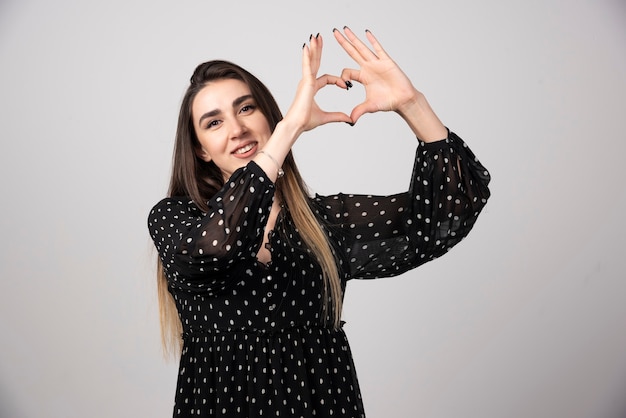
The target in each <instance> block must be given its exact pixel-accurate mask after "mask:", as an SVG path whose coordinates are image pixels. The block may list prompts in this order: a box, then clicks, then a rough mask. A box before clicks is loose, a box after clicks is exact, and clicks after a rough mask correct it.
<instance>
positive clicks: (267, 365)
mask: <svg viewBox="0 0 626 418" xmlns="http://www.w3.org/2000/svg"><path fill="white" fill-rule="evenodd" d="M489 180H490V177H489V174H488V172H487V171H486V170H485V168H484V167H483V166H482V165H481V164H480V163H479V162H478V160H477V159H476V158H475V157H474V155H473V153H472V152H471V151H470V149H469V148H467V146H466V145H465V144H464V143H463V141H462V140H461V139H460V138H459V137H457V136H456V135H454V134H453V133H450V134H449V136H448V138H447V139H445V140H441V141H437V142H434V143H429V144H425V143H420V144H419V146H418V149H417V153H416V160H415V166H414V170H413V176H412V179H411V186H410V190H409V192H407V193H402V194H397V195H393V196H367V195H345V194H338V195H333V196H319V195H316V196H315V197H313V198H311V204H312V207H313V209H314V212H315V213H316V215H317V216H318V218H319V219H320V220H321V223H322V224H323V228H324V230H325V231H326V233H327V234H328V235H329V237H330V240H331V242H332V243H333V246H334V249H335V251H336V256H337V258H338V265H339V271H340V276H341V279H342V285H343V288H344V289H345V284H346V282H347V281H348V280H350V279H354V278H361V279H365V278H377V277H386V276H393V275H398V274H401V273H403V272H405V271H407V270H409V269H412V268H415V267H417V266H419V265H420V264H423V263H425V262H427V261H429V260H432V259H434V258H436V257H438V256H440V255H442V254H444V253H445V252H446V251H448V250H449V249H450V248H451V247H452V246H454V245H455V244H457V243H458V242H459V241H461V239H463V238H464V237H465V236H466V235H467V234H468V232H469V231H470V229H471V228H472V226H473V225H474V222H475V221H476V218H477V216H478V214H479V213H480V211H481V210H482V208H483V206H484V205H485V203H486V201H487V198H488V197H489V189H488V188H487V185H488V183H489ZM273 196H274V184H273V183H272V182H271V181H270V180H269V179H268V178H267V177H266V175H265V173H264V172H263V170H261V168H260V167H259V166H258V165H256V164H255V163H254V162H250V163H248V165H247V166H246V167H243V168H241V169H239V170H237V171H236V172H235V173H233V175H232V176H231V178H230V179H229V181H228V182H227V184H226V185H225V186H224V187H223V188H222V190H220V191H219V192H218V193H217V194H216V195H215V196H214V197H213V198H212V199H211V200H210V201H209V207H210V210H209V212H208V213H204V212H202V211H200V210H199V209H198V208H197V207H196V206H195V205H194V203H193V202H192V201H190V199H188V198H185V197H180V198H177V197H173V198H167V199H164V200H162V201H161V202H159V203H158V204H157V205H156V206H155V207H154V208H153V209H152V211H151V212H150V215H149V219H148V226H149V230H150V234H151V236H152V239H153V240H154V243H155V245H156V248H157V249H158V252H159V256H160V258H161V261H162V262H163V266H164V267H165V271H166V275H167V279H168V283H169V290H170V292H171V293H172V294H173V296H174V298H175V300H176V304H177V307H178V312H179V315H180V318H181V320H182V324H183V330H184V333H183V340H184V345H183V352H182V357H181V360H180V369H179V376H178V385H177V391H176V398H175V406H174V416H175V417H188V416H202V417H331V416H333V417H364V416H365V413H364V410H363V403H362V400H361V394H360V390H359V384H358V380H357V376H356V373H355V369H354V364H353V362H352V356H351V353H350V347H349V345H348V341H347V340H346V336H345V334H344V332H343V330H342V329H339V330H334V329H333V328H332V326H331V325H325V321H324V316H325V314H323V309H322V304H323V302H322V276H321V270H320V268H319V266H318V265H317V263H316V262H315V260H314V259H313V258H312V256H311V255H310V253H309V252H308V251H306V250H305V249H303V248H302V246H301V245H300V237H299V235H298V232H297V230H296V228H295V227H294V225H293V222H292V220H291V217H290V214H289V211H288V209H286V208H283V209H282V210H281V212H280V214H279V216H278V218H277V220H276V223H275V227H274V230H273V231H272V232H271V233H270V239H269V244H270V252H271V258H272V261H271V262H270V263H269V264H268V265H264V264H262V263H260V262H258V261H257V259H256V252H257V251H258V249H259V247H260V246H261V243H262V239H263V230H264V227H265V224H266V222H267V218H268V216H269V213H270V208H271V206H272V200H273Z"/></svg>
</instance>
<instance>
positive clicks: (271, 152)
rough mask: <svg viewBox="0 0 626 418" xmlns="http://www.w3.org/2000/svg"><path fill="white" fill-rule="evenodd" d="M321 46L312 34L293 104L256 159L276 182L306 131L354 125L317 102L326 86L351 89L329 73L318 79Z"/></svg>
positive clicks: (305, 46)
mask: <svg viewBox="0 0 626 418" xmlns="http://www.w3.org/2000/svg"><path fill="white" fill-rule="evenodd" d="M322 47H323V40H322V36H321V35H319V34H318V35H317V36H313V35H311V37H310V38H309V44H308V45H307V44H305V45H304V46H303V47H302V78H301V80H300V82H299V83H298V88H297V90H296V95H295V98H294V100H293V103H292V104H291V107H290V108H289V110H288V111H287V113H286V114H285V117H284V118H283V120H282V121H280V122H279V123H278V125H276V129H275V130H274V132H273V134H272V136H271V137H270V139H269V141H268V142H267V144H266V145H265V147H264V148H263V151H264V153H259V155H257V156H256V157H255V158H254V161H255V162H256V163H257V164H258V165H259V166H260V167H261V168H262V169H263V170H265V172H266V173H268V176H269V177H270V179H271V180H272V181H274V180H276V165H278V166H281V165H282V163H283V161H284V159H285V157H286V156H287V154H288V153H289V150H290V149H291V147H292V146H293V144H294V143H295V142H296V140H297V139H298V138H299V137H300V135H301V134H302V133H303V132H305V131H309V130H311V129H314V128H316V127H317V126H320V125H324V124H326V123H331V122H348V123H352V120H351V119H350V117H349V116H348V115H347V114H345V113H342V112H326V111H323V110H322V109H320V107H319V106H318V105H317V103H316V102H315V95H316V94H317V92H318V91H319V90H320V89H322V88H323V87H325V86H327V85H336V86H338V87H341V88H344V89H347V88H348V86H347V85H346V83H345V82H344V81H343V80H342V79H341V78H340V77H338V76H334V75H330V74H324V75H322V76H320V77H318V76H317V72H318V71H319V68H320V62H321V59H322Z"/></svg>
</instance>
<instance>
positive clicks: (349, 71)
mask: <svg viewBox="0 0 626 418" xmlns="http://www.w3.org/2000/svg"><path fill="white" fill-rule="evenodd" d="M341 78H342V79H343V80H354V81H358V82H359V83H361V84H363V81H362V80H361V71H360V70H355V69H353V68H344V69H343V71H341Z"/></svg>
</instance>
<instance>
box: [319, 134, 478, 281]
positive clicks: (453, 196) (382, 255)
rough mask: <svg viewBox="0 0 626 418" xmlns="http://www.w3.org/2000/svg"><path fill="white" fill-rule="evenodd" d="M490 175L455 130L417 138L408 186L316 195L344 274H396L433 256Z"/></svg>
mask: <svg viewBox="0 0 626 418" xmlns="http://www.w3.org/2000/svg"><path fill="white" fill-rule="evenodd" d="M489 181H490V175H489V173H488V171H487V170H486V169H485V167H483V166H482V164H481V163H480V162H479V161H478V159H476V157H475V156H474V154H473V153H472V151H471V150H470V149H469V148H468V147H467V145H466V144H465V143H464V142H463V141H462V140H461V138H459V137H458V136H456V135H455V134H454V133H449V135H448V137H447V138H446V139H444V140H441V141H436V142H432V143H423V142H420V143H419V145H418V149H417V152H416V157H415V163H414V168H413V174H412V178H411V184H410V188H409V191H408V192H406V193H400V194H396V195H392V196H371V195H346V194H338V195H333V196H326V197H323V196H316V198H315V201H316V203H317V205H318V206H319V208H320V209H319V211H318V212H320V213H322V214H324V215H323V216H324V218H325V219H326V223H327V224H328V228H329V229H330V230H331V233H332V234H333V235H338V236H340V237H341V240H340V241H341V242H340V245H339V253H340V256H341V257H340V258H341V261H342V263H341V264H342V269H343V270H344V271H345V272H346V274H347V276H348V278H361V279H366V278H377V277H388V276H394V275H398V274H401V273H403V272H405V271H407V270H409V269H412V268H415V267H417V266H419V265H421V264H423V263H425V262H427V261H430V260H432V259H434V258H437V257H439V256H441V255H443V254H444V253H446V252H447V251H448V250H450V249H451V248H452V247H453V246H455V245H456V244H457V243H459V242H460V241H461V240H462V239H463V238H465V237H466V236H467V234H468V233H469V232H470V230H471V229H472V227H473V226H474V223H475V222H476V219H477V217H478V215H479V214H480V212H481V210H482V209H483V207H484V205H485V204H486V203H487V199H488V198H489V195H490V192H489V189H488V187H487V186H488V184H489Z"/></svg>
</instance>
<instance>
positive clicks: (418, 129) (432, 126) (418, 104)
mask: <svg viewBox="0 0 626 418" xmlns="http://www.w3.org/2000/svg"><path fill="white" fill-rule="evenodd" d="M397 113H398V114H399V115H400V116H401V117H402V118H403V119H404V120H405V121H406V123H407V124H408V125H409V127H410V128H411V130H412V131H413V133H414V134H415V136H417V138H419V139H420V140H422V141H424V142H433V141H438V140H440V139H444V138H446V137H447V135H448V130H447V129H446V127H445V126H444V124H443V123H442V122H441V120H439V118H438V117H437V115H436V114H435V112H434V111H433V109H432V108H431V107H430V104H429V103H428V101H427V100H426V96H424V94H422V93H420V92H418V91H416V93H415V95H414V98H413V99H412V100H410V101H407V102H406V103H405V104H403V105H402V106H399V107H398V110H397Z"/></svg>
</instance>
